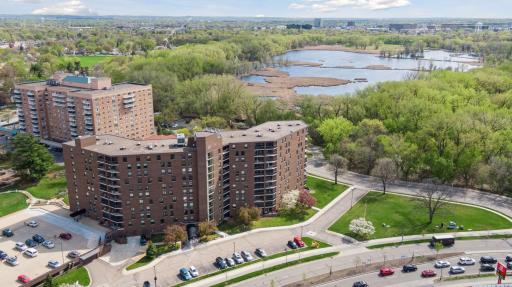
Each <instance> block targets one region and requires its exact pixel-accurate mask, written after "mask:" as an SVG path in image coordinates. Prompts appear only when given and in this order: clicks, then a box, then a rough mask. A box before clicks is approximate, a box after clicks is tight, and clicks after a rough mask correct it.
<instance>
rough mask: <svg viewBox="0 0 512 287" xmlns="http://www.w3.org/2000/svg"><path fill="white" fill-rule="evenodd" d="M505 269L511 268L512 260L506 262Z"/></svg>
mask: <svg viewBox="0 0 512 287" xmlns="http://www.w3.org/2000/svg"><path fill="white" fill-rule="evenodd" d="M507 269H512V261H511V262H507Z"/></svg>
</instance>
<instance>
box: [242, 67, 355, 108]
mask: <svg viewBox="0 0 512 287" xmlns="http://www.w3.org/2000/svg"><path fill="white" fill-rule="evenodd" d="M252 75H257V76H263V77H265V81H266V82H267V83H264V84H263V83H248V82H244V84H245V86H246V87H247V89H248V90H249V91H251V92H252V93H254V94H256V95H259V96H263V97H278V98H280V99H284V100H289V101H292V100H293V98H295V96H297V93H296V92H295V90H294V88H296V87H310V86H316V87H332V86H339V85H346V84H349V83H352V81H350V80H341V79H336V78H322V77H290V76H289V75H288V73H285V72H282V71H279V70H277V69H275V68H267V69H264V70H261V71H255V72H254V73H252Z"/></svg>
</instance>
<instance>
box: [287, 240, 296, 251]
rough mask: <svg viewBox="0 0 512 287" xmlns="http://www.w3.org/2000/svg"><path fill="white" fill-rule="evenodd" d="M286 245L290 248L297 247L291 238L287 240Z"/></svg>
mask: <svg viewBox="0 0 512 287" xmlns="http://www.w3.org/2000/svg"><path fill="white" fill-rule="evenodd" d="M287 245H288V247H290V248H291V249H297V248H299V246H297V243H295V242H293V241H291V240H289V241H288V244H287Z"/></svg>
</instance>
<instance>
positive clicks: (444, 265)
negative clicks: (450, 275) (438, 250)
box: [434, 260, 450, 268]
mask: <svg viewBox="0 0 512 287" xmlns="http://www.w3.org/2000/svg"><path fill="white" fill-rule="evenodd" d="M434 267H436V268H448V267H450V262H448V261H444V260H437V261H436V263H435V264H434Z"/></svg>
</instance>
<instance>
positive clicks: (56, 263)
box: [48, 259, 60, 269]
mask: <svg viewBox="0 0 512 287" xmlns="http://www.w3.org/2000/svg"><path fill="white" fill-rule="evenodd" d="M48 267H50V268H54V269H55V268H58V267H60V263H59V261H57V260H53V259H52V260H50V261H48Z"/></svg>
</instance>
